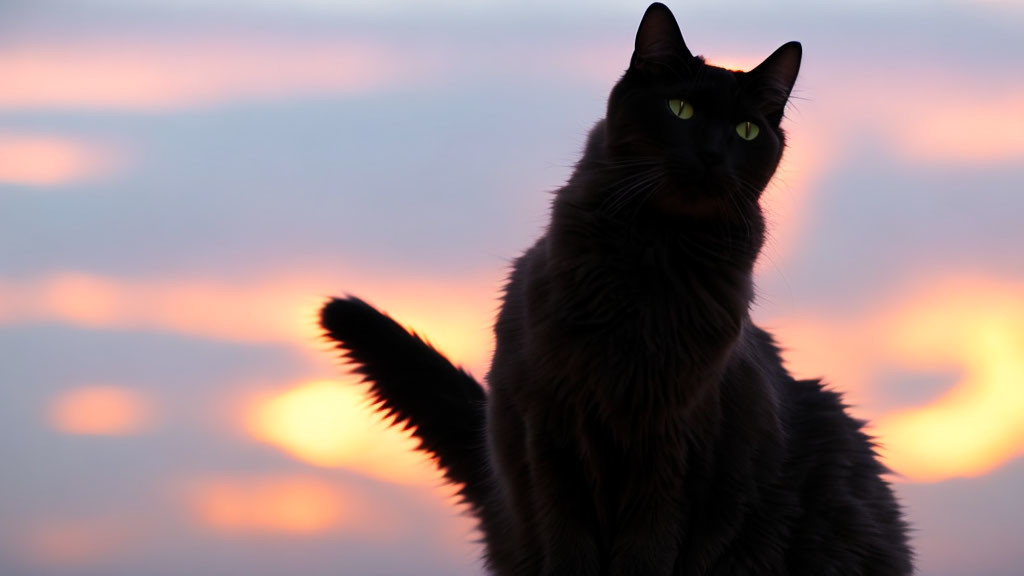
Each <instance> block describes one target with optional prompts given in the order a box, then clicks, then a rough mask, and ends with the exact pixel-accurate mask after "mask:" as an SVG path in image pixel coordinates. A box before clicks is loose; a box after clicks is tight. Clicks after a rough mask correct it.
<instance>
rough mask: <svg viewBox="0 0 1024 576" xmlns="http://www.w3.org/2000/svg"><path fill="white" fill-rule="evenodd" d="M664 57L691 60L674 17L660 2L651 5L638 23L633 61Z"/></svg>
mask: <svg viewBox="0 0 1024 576" xmlns="http://www.w3.org/2000/svg"><path fill="white" fill-rule="evenodd" d="M665 56H685V57H687V58H692V57H693V56H692V55H691V54H690V50H689V49H688V48H687V47H686V42H684V41H683V33H682V32H680V31H679V24H677V23H676V17H675V16H673V15H672V11H671V10H669V9H668V6H665V5H664V4H662V3H660V2H655V3H654V4H651V5H650V6H649V7H648V8H647V11H646V12H644V17H643V19H642V20H641V21H640V28H639V29H638V30H637V31H636V48H635V50H634V52H633V60H634V61H636V60H637V59H640V60H650V59H657V58H660V57H665Z"/></svg>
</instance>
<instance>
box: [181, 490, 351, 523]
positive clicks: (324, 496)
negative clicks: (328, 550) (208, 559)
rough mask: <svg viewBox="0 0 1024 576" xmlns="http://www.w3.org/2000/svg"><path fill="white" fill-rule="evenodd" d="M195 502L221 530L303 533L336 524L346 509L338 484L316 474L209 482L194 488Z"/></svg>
mask: <svg viewBox="0 0 1024 576" xmlns="http://www.w3.org/2000/svg"><path fill="white" fill-rule="evenodd" d="M191 506H192V511H193V513H194V517H195V518H196V519H197V520H198V521H199V522H200V523H201V524H203V525H204V526H206V527H208V528H210V529H212V530H215V531H218V532H227V533H266V532H269V533H284V534H299V535H302V534H316V533H320V532H326V531H329V530H331V529H334V528H336V527H337V526H338V525H339V524H340V523H341V521H342V517H343V514H344V513H345V507H346V505H345V503H344V502H343V499H342V497H341V496H340V495H339V494H338V493H337V491H336V490H335V489H334V487H332V486H331V485H330V484H328V483H327V482H324V481H323V480H319V479H317V478H314V477H311V476H286V477H272V478H234V479H228V478H221V479H214V480H207V481H203V482H201V483H198V484H197V485H196V486H195V487H194V490H193V491H192V494H191Z"/></svg>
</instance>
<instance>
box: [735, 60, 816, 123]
mask: <svg viewBox="0 0 1024 576" xmlns="http://www.w3.org/2000/svg"><path fill="white" fill-rule="evenodd" d="M802 55H803V48H802V47H801V46H800V43H799V42H787V43H786V44H783V45H782V46H781V47H780V48H779V49H778V50H776V51H775V52H772V55H771V56H769V57H767V58H765V60H764V62H761V63H760V64H758V65H757V68H754V69H753V70H751V71H750V72H749V73H748V74H749V75H750V77H752V78H754V79H755V81H756V82H757V86H758V97H759V98H760V100H761V105H762V111H763V112H764V114H765V116H766V117H768V118H771V119H773V120H774V121H776V122H778V121H779V120H781V119H782V112H783V109H785V107H786V101H787V100H789V94H790V92H792V91H793V84H795V83H796V75H797V73H798V72H800V58H801V57H802Z"/></svg>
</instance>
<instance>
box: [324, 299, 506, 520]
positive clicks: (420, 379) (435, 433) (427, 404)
mask: <svg viewBox="0 0 1024 576" xmlns="http://www.w3.org/2000/svg"><path fill="white" fill-rule="evenodd" d="M320 326H321V327H322V328H323V329H324V331H325V336H326V337H327V338H328V339H330V340H332V341H333V342H334V345H335V347H336V348H337V349H338V350H341V351H342V357H343V358H344V359H345V360H346V361H347V362H348V363H349V365H350V366H351V367H352V371H353V372H354V373H356V374H360V375H361V376H362V377H363V381H364V382H366V383H368V384H369V385H370V387H369V394H370V398H371V400H372V401H373V403H374V405H375V407H376V409H377V411H378V412H380V413H382V414H383V415H384V416H385V417H388V418H393V422H392V424H393V425H398V426H402V428H403V429H411V430H412V434H413V436H415V437H416V438H417V439H419V442H420V445H419V449H420V450H423V451H426V452H428V453H429V454H431V455H432V456H433V457H434V458H435V459H436V460H437V463H438V464H439V465H440V467H441V470H442V471H443V472H444V475H445V477H446V478H448V479H449V480H451V481H452V482H455V483H457V484H461V485H462V487H461V490H460V492H461V496H462V497H463V498H464V499H465V500H466V502H467V503H468V504H469V505H470V506H472V507H474V508H478V507H480V506H482V504H483V502H484V498H485V494H484V492H485V489H486V488H485V487H486V486H487V470H488V467H487V456H486V450H485V446H486V440H485V437H484V429H485V412H486V403H487V397H486V394H485V392H484V389H483V387H482V386H480V384H479V383H478V382H477V381H476V380H474V379H473V377H472V376H470V375H469V374H467V373H466V372H465V371H463V370H462V369H461V368H457V367H455V366H454V365H453V364H452V363H451V362H450V361H449V360H448V359H447V358H445V357H444V355H442V354H441V353H440V352H438V351H437V350H436V349H434V348H433V347H432V346H431V345H430V344H427V343H426V342H425V341H423V340H422V339H421V338H420V337H419V336H417V335H416V334H415V333H413V332H409V331H407V330H405V329H404V328H402V327H401V326H400V325H399V324H398V323H397V322H395V321H394V320H392V319H391V318H390V317H389V316H387V315H386V314H383V313H381V312H379V311H378V310H377V309H376V308H374V307H373V306H370V305H369V304H367V303H366V302H363V301H362V300H360V299H359V298H356V297H354V296H349V297H347V298H334V299H332V300H330V301H329V302H327V304H325V305H324V307H323V309H322V310H321V311H320Z"/></svg>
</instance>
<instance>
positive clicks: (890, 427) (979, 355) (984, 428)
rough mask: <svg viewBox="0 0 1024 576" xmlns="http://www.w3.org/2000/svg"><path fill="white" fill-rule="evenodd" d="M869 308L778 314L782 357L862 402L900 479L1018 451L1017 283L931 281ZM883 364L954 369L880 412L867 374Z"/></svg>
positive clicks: (981, 468) (1021, 424) (957, 469)
mask: <svg viewBox="0 0 1024 576" xmlns="http://www.w3.org/2000/svg"><path fill="white" fill-rule="evenodd" d="M876 310H877V313H875V314H868V315H864V316H858V317H843V316H839V317H833V318H824V319H820V320H808V319H795V318H790V319H786V320H784V321H780V322H779V323H778V328H777V329H776V330H775V332H776V333H777V335H778V337H779V341H780V342H781V344H782V345H783V346H784V347H785V348H786V351H785V357H786V359H787V364H788V366H789V367H790V369H791V370H792V371H793V372H794V373H795V374H797V375H798V376H802V377H814V376H821V375H825V376H826V377H827V380H828V381H830V382H833V383H835V384H836V385H837V387H838V388H839V389H841V390H844V391H847V392H848V393H847V398H848V399H849V400H850V401H851V402H852V403H853V404H854V405H855V406H856V405H861V406H864V405H867V406H870V407H871V408H870V409H869V410H867V412H868V413H867V414H866V415H867V416H868V417H869V418H870V419H872V420H873V426H872V428H871V431H872V433H873V434H875V435H876V436H877V437H878V438H879V439H880V441H881V444H882V454H883V456H884V458H885V460H886V462H887V463H888V465H889V466H890V467H891V468H893V469H894V470H895V471H896V472H897V473H899V474H900V475H902V476H904V477H906V478H907V479H910V480H914V481H921V482H930V481H939V480H945V479H947V478H953V477H960V476H966V477H972V476H978V475H982V474H985V473H987V472H989V471H991V470H994V469H995V468H997V467H999V466H1001V465H1003V464H1004V463H1006V462H1008V461H1009V460H1011V459H1014V458H1017V457H1019V456H1021V455H1024V388H1022V387H1021V385H1022V384H1024V360H1022V359H1024V287H1022V286H1016V285H1012V284H1004V283H1000V282H998V281H995V280H988V279H955V280H949V281H945V282H933V283H930V284H928V285H922V287H920V288H918V289H916V290H913V291H911V292H908V293H906V294H904V295H903V296H902V297H899V298H896V299H893V300H892V301H890V302H886V303H882V304H880V305H879V306H878V308H876ZM892 367H899V368H900V369H902V370H904V371H907V372H911V373H913V372H918V373H923V374H928V373H934V372H935V371H936V370H946V369H951V370H953V371H955V372H956V373H961V374H963V377H962V378H961V379H960V381H958V382H957V383H956V385H955V386H954V387H953V388H952V389H950V390H949V391H947V392H945V393H943V394H941V395H939V396H938V397H935V398H931V399H929V400H928V401H926V402H925V403H923V404H921V405H918V406H913V407H910V408H901V409H897V410H892V411H890V410H888V409H887V408H886V406H885V397H886V395H885V393H884V392H885V391H883V390H879V389H878V387H877V386H874V385H873V384H872V383H873V382H874V381H877V379H878V378H879V377H880V376H881V375H882V374H883V373H884V372H885V371H886V370H887V369H891V368H892ZM856 411H858V412H864V410H863V409H858V410H856Z"/></svg>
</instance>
